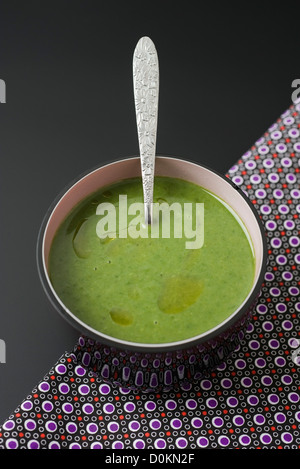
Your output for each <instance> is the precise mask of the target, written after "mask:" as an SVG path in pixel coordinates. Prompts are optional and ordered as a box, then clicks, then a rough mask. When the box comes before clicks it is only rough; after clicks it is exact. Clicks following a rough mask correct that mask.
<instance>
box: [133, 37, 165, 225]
mask: <svg viewBox="0 0 300 469" xmlns="http://www.w3.org/2000/svg"><path fill="white" fill-rule="evenodd" d="M133 88H134V102H135V113H136V123H137V133H138V141H139V150H140V159H141V170H142V183H143V196H144V219H145V225H146V226H148V225H151V223H152V215H153V212H152V206H153V205H152V204H153V186H154V170H155V154H156V134H157V114H158V94H159V67H158V56H157V52H156V49H155V46H154V44H153V42H152V40H151V39H150V38H149V37H147V36H144V37H142V38H141V39H140V40H139V41H138V43H137V45H136V48H135V50H134V54H133Z"/></svg>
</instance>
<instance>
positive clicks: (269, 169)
mask: <svg viewBox="0 0 300 469" xmlns="http://www.w3.org/2000/svg"><path fill="white" fill-rule="evenodd" d="M299 135H300V103H298V104H297V103H295V104H293V105H291V106H290V108H289V109H288V110H287V111H286V112H284V113H283V114H282V115H281V116H280V117H279V119H278V120H277V121H276V122H275V123H274V124H273V125H272V126H271V127H270V128H269V129H268V130H267V131H266V132H265V133H264V134H263V136H262V137H261V138H260V139H259V140H258V141H257V142H255V144H254V145H253V146H252V147H251V148H250V149H249V151H247V152H246V153H245V154H244V155H243V156H242V157H241V159H240V160H239V161H238V162H237V163H236V164H235V165H234V166H232V168H230V170H229V171H228V174H227V176H228V177H229V178H231V179H232V181H233V182H234V183H235V184H237V185H238V186H240V187H241V188H242V189H243V190H244V191H245V193H246V194H247V195H248V197H249V198H250V199H251V201H252V203H253V204H254V206H255V207H256V209H257V211H258V212H259V214H260V216H261V219H262V220H263V223H264V226H265V228H266V232H267V237H268V248H269V262H268V268H267V273H266V275H265V282H264V284H263V288H262V295H261V297H260V299H259V303H258V305H257V307H256V311H255V312H254V315H253V319H252V321H251V323H250V325H249V327H248V330H247V334H246V336H245V338H244V339H243V342H242V343H241V345H240V346H239V348H238V349H237V350H236V351H235V352H234V353H233V355H232V356H231V357H230V359H228V360H227V361H226V363H224V364H223V365H222V366H220V367H219V368H218V369H216V370H215V371H214V372H213V373H211V375H210V376H209V377H207V378H205V379H202V380H200V381H199V382H198V383H196V384H195V383H193V384H192V383H189V384H186V385H184V386H182V387H181V388H180V389H178V390H176V391H172V390H171V391H168V392H162V393H154V392H152V393H143V392H139V391H137V390H128V389H125V388H120V387H118V386H116V385H114V384H112V383H107V382H105V381H104V380H103V379H102V378H101V377H99V375H97V374H95V373H94V372H93V371H92V369H90V368H89V367H88V366H83V365H82V363H78V362H77V360H76V355H75V354H74V353H73V351H71V352H70V353H65V354H64V355H63V356H62V357H61V358H60V359H59V360H58V361H57V363H56V364H55V366H54V367H53V369H51V370H50V371H49V373H48V374H47V375H46V376H45V377H44V379H43V380H42V381H41V382H40V383H39V384H38V385H37V386H36V388H34V389H33V391H32V393H31V394H30V395H29V396H27V398H26V399H25V400H24V401H23V402H22V403H21V405H20V406H19V407H18V408H17V409H16V410H15V412H14V413H13V414H12V415H10V416H8V418H7V420H6V421H5V422H4V423H3V425H2V427H1V428H0V448H1V449H5V448H16V449H17V448H18V449H22V448H24V449H29V448H36V449H37V448H41V449H42V448H47V449H65V448H66V449H77V448H78V449H80V448H82V449H84V448H86V449H109V450H118V449H132V450H134V449H146V450H149V449H152V450H161V451H162V450H164V449H165V450H166V449H167V450H170V449H181V450H186V451H187V450H189V451H190V450H197V449H201V448H208V449H213V448H216V449H223V448H224V449H234V448H250V449H255V448H262V449H280V448H283V449H299V447H300V435H299V425H300V407H299V400H300V391H299V390H300V379H299V372H300V359H299V358H300V336H299V335H300V328H299V316H300V302H299V301H300V299H299V288H300V276H299V264H300V248H299V245H300V239H299V230H300V223H299V215H300V174H299V173H300V165H299V163H300V136H299ZM78 345H80V346H83V345H85V339H84V338H83V337H81V338H80V339H79V342H78V344H76V347H77V346H78ZM119 462H120V461H119Z"/></svg>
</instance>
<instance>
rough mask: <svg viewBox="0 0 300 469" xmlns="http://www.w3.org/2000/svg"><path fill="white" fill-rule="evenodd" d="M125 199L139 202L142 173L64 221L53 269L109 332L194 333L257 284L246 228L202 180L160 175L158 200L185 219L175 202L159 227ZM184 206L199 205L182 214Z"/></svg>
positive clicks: (68, 294)
mask: <svg viewBox="0 0 300 469" xmlns="http://www.w3.org/2000/svg"><path fill="white" fill-rule="evenodd" d="M124 201H126V207H127V208H128V207H132V206H134V204H138V203H139V204H142V202H143V193H142V182H141V179H140V178H132V179H126V180H123V181H121V182H119V183H116V184H114V185H111V186H109V187H105V188H101V189H100V190H99V191H98V192H96V193H94V194H92V195H91V196H89V197H88V198H87V199H85V200H83V201H82V202H80V203H79V204H78V205H77V206H76V207H75V208H74V209H73V210H72V211H71V213H69V215H68V216H67V217H66V218H65V220H64V221H63V223H62V224H61V225H60V227H59V228H58V230H57V232H56V234H55V237H54V239H53V242H52V246H51V250H50V256H49V272H50V280H51V283H52V285H53V288H54V290H55V291H56V293H57V295H58V296H59V298H60V299H61V301H62V302H63V303H64V305H65V306H66V307H67V308H68V309H69V310H70V311H71V312H72V313H73V314H74V315H75V316H77V317H78V318H79V319H80V320H82V321H83V322H84V323H86V324H87V325H88V326H90V327H91V328H93V329H95V330H97V331H100V332H101V333H103V334H106V335H109V336H112V337H115V338H117V339H122V340H126V341H130V342H134V343H151V344H153V343H170V342H175V341H179V340H184V339H187V338H191V337H194V336H197V335H199V334H202V333H204V332H206V331H208V330H210V329H212V328H214V327H216V326H217V325H218V324H220V323H221V322H223V321H224V320H226V318H228V317H229V316H230V315H231V314H233V313H234V311H235V310H236V309H237V308H238V307H239V306H240V305H241V304H242V303H243V301H244V300H245V298H246V297H247V296H248V294H249V292H250V290H251V288H252V285H253V280H254V269H255V262H254V253H253V249H252V245H251V241H250V240H249V236H248V234H247V232H246V229H245V227H244V226H243V224H242V222H241V221H240V220H239V218H238V217H237V215H236V214H235V213H234V212H233V211H232V210H231V209H230V207H228V205H227V204H226V203H225V202H224V201H222V200H221V199H220V198H218V197H217V196H216V195H215V194H213V193H211V192H209V191H207V190H206V189H204V188H202V187H199V186H197V185H196V184H193V183H190V182H187V181H184V180H181V179H176V178H169V177H159V176H157V177H156V178H155V184H154V199H153V202H154V205H155V206H157V207H160V206H163V205H165V206H166V207H171V208H174V207H175V206H176V207H177V208H178V207H179V208H180V207H181V208H182V210H181V211H180V210H179V212H178V213H179V215H180V216H181V218H180V219H179V218H178V216H179V215H178V213H177V215H176V213H175V210H173V209H172V210H169V212H168V213H167V212H166V213H167V214H168V222H169V231H168V230H167V231H166V232H165V233H164V232H163V226H162V225H163V222H164V220H165V219H163V217H162V215H161V214H162V212H160V211H158V218H157V220H156V225H155V224H153V226H149V227H145V226H143V223H142V217H140V222H139V218H138V216H137V215H136V214H131V215H130V214H129V213H125V208H124V207H125V205H124ZM173 204H175V205H173ZM178 204H179V206H178ZM111 207H112V208H113V211H112V213H111V217H110V218H108V211H109V209H110V208H111ZM187 207H192V209H191V210H192V211H191V212H190V213H189V216H187V217H185V216H182V215H183V214H185V211H184V210H185V209H186V208H187ZM197 208H201V210H202V212H201V213H202V218H201V220H200V223H198V225H197V217H196V215H197V213H198V212H197ZM101 209H102V210H101ZM199 213H200V212H199ZM113 217H115V219H114V218H113ZM176 217H177V218H176ZM134 220H136V221H135V224H133V221H134ZM185 222H189V227H190V230H189V231H188V230H187V229H186V226H184V223H185ZM193 223H194V224H193ZM100 228H101V229H100ZM132 228H134V230H132ZM130 229H131V231H130ZM154 229H155V230H156V232H155V234H154ZM197 229H199V230H201V233H202V237H201V242H196V241H197V240H196V233H197ZM101 230H102V231H101ZM133 233H135V235H134V236H133ZM178 233H180V235H179V234H178ZM193 233H194V234H195V238H194V239H192V238H191V234H193ZM198 241H199V240H198Z"/></svg>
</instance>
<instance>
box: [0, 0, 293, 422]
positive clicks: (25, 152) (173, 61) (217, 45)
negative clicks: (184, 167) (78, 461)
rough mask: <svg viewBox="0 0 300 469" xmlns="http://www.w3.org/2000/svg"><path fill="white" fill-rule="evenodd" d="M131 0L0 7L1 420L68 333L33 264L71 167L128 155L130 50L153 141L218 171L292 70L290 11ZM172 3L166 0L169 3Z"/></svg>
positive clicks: (285, 89)
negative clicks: (154, 122) (149, 61)
mask: <svg viewBox="0 0 300 469" xmlns="http://www.w3.org/2000/svg"><path fill="white" fill-rule="evenodd" d="M165 4H166V5H167V6H168V7H169V9H166V11H161V9H159V8H158V5H159V4H158V3H157V4H156V3H155V2H152V3H151V6H152V10H151V11H147V12H146V11H141V8H140V7H137V6H135V4H134V2H132V3H130V4H129V5H128V2H124V3H123V5H122V6H117V7H114V8H113V7H111V6H109V5H105V6H103V4H102V2H91V3H88V4H87V6H86V4H85V2H77V1H73V2H72V8H71V9H70V3H69V2H61V1H60V2H51V3H50V2H47V1H46V2H42V3H41V2H37V1H27V2H19V3H17V2H6V3H5V4H3V3H2V4H1V6H0V46H1V47H0V48H1V59H0V79H2V80H4V81H5V83H6V103H5V104H1V106H0V162H1V163H0V164H1V171H0V191H1V198H0V204H1V205H0V210H1V212H0V213H1V228H0V240H1V242H0V249H1V283H0V295H1V296H0V297H1V313H0V338H1V339H2V340H4V341H5V346H6V363H2V364H0V383H1V386H0V422H3V421H4V419H6V418H7V417H8V416H9V414H10V413H11V412H13V411H14V409H15V408H16V407H17V405H18V404H19V403H20V402H21V401H22V400H23V399H24V398H25V397H26V396H27V394H29V393H30V391H31V390H32V388H33V387H34V386H35V385H36V384H37V383H38V382H39V381H40V379H42V377H43V376H44V374H45V373H46V372H47V371H48V370H49V368H50V367H51V366H52V365H53V364H54V363H55V362H56V361H57V360H58V358H59V357H60V356H61V355H62V354H63V353H64V352H65V351H68V350H72V349H73V346H74V344H75V343H76V340H77V338H78V336H79V332H78V331H76V330H74V329H73V328H72V327H71V326H70V325H69V324H67V323H66V322H65V321H64V320H63V319H62V318H61V317H60V316H59V315H58V314H57V312H56V311H55V310H54V309H53V307H52V306H51V305H50V304H49V302H48V299H47V298H46V296H45V294H44V291H43V289H42V287H41V284H40V281H39V278H38V273H37V268H36V257H35V256H36V253H35V251H36V240H37V236H38V231H39V227H40V224H41V222H42V219H43V216H44V214H45V212H46V210H47V208H48V206H49V205H50V204H51V202H52V200H53V199H54V198H55V197H56V195H57V194H58V193H59V192H61V190H62V189H63V188H64V187H65V186H66V185H67V184H68V183H69V181H70V180H72V179H73V178H75V177H77V176H78V175H79V174H81V173H82V172H84V171H86V170H87V169H89V168H92V167H94V166H96V165H98V164H101V163H102V162H104V161H110V160H112V159H117V158H119V157H124V156H131V155H134V154H137V152H138V144H137V134H136V125H135V115H134V104H133V88H132V55H133V50H134V47H135V45H136V43H137V41H138V39H139V38H140V37H141V36H143V35H148V36H150V37H151V38H152V40H153V41H154V43H155V45H156V48H157V51H158V55H159V62H160V101H159V123H158V140H157V152H158V153H159V154H168V155H174V156H180V157H184V158H187V159H190V160H194V161H197V162H200V163H203V164H205V165H208V166H210V167H212V168H213V169H215V170H217V171H219V172H221V173H225V172H226V171H227V169H228V168H229V167H230V166H232V165H233V164H234V163H235V162H236V161H237V160H238V159H239V158H240V157H241V155H242V154H243V153H244V152H245V151H247V150H248V149H249V148H250V147H251V145H252V144H253V143H254V142H255V141H256V140H257V139H258V138H259V137H260V136H261V135H262V133H263V132H264V131H265V130H266V129H267V128H268V126H269V125H270V124H272V123H273V122H274V121H275V120H276V119H277V117H279V115H280V114H281V112H283V111H284V110H285V109H286V108H287V107H288V106H289V105H290V104H291V93H292V91H293V89H292V87H291V85H292V82H293V80H294V79H297V78H300V70H299V63H297V62H296V60H295V58H296V57H297V56H298V51H299V41H300V39H299V34H298V32H297V30H296V28H295V27H292V21H293V15H294V12H293V10H292V9H290V10H288V9H286V7H285V10H284V11H282V9H278V10H277V9H276V7H273V6H272V10H269V11H262V10H258V9H257V10H256V9H254V8H253V9H251V7H250V6H247V7H246V8H245V7H244V6H243V8H242V7H238V8H239V9H238V10H237V9H234V10H233V9H232V10H231V9H230V7H229V8H225V5H224V6H223V7H221V8H219V9H215V10H214V9H213V8H211V9H209V7H207V10H205V9H203V10H202V9H201V11H200V13H198V12H197V13H196V12H194V11H193V8H192V7H191V6H190V7H189V8H187V7H186V8H185V9H184V10H182V9H181V8H179V7H177V6H176V3H175V2H165ZM171 5H172V9H171Z"/></svg>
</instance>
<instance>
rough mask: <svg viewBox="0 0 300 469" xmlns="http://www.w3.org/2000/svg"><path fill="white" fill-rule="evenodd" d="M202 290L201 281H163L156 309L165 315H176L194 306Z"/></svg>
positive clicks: (185, 279)
mask: <svg viewBox="0 0 300 469" xmlns="http://www.w3.org/2000/svg"><path fill="white" fill-rule="evenodd" d="M202 290H203V282H202V281H201V280H197V279H193V278H188V277H182V276H177V277H171V278H168V279H166V280H165V281H164V283H163V286H162V290H161V294H160V295H159V298H158V300H157V303H158V307H159V309H160V310H161V311H163V312H164V313H167V314H178V313H181V312H182V311H184V310H185V309H187V308H188V307H189V306H191V305H192V304H194V303H195V302H196V301H197V299H198V298H199V296H200V295H201V292H202Z"/></svg>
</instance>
